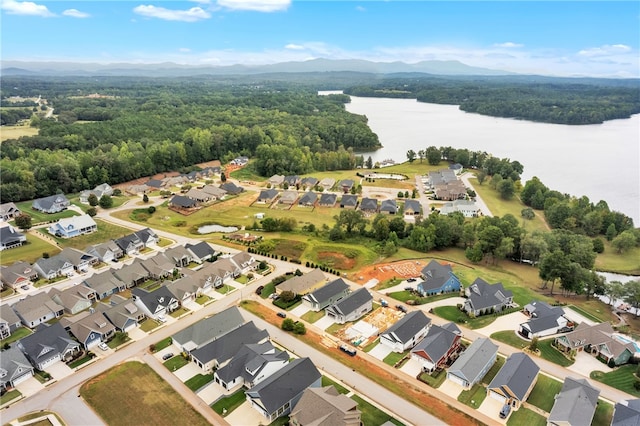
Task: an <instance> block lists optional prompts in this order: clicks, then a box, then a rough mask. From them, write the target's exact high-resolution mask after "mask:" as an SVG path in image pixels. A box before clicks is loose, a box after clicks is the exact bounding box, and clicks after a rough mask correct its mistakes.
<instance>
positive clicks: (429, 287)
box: [416, 259, 460, 296]
mask: <svg viewBox="0 0 640 426" xmlns="http://www.w3.org/2000/svg"><path fill="white" fill-rule="evenodd" d="M421 276H422V279H423V281H422V282H420V283H418V285H417V287H416V288H417V291H418V292H419V293H420V294H421V295H422V296H431V295H434V294H440V293H450V292H453V291H460V279H459V278H458V277H457V276H456V275H455V274H454V273H453V269H452V268H451V265H450V264H446V265H443V264H441V263H440V262H438V261H436V260H433V259H432V260H431V261H430V262H429V264H428V265H427V266H425V267H424V268H422V271H421Z"/></svg>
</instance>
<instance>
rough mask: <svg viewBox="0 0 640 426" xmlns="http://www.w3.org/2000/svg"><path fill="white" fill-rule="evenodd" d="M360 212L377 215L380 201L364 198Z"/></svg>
mask: <svg viewBox="0 0 640 426" xmlns="http://www.w3.org/2000/svg"><path fill="white" fill-rule="evenodd" d="M343 198H344V197H343ZM360 210H362V211H363V212H365V213H376V212H377V211H378V200H376V199H375V198H367V197H363V198H362V201H360Z"/></svg>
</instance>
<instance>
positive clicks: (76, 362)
mask: <svg viewBox="0 0 640 426" xmlns="http://www.w3.org/2000/svg"><path fill="white" fill-rule="evenodd" d="M93 358H95V356H91V355H85V356H83V357H82V358H78V359H76V360H74V361H72V362H70V363H69V364H68V365H69V368H76V367H79V366H81V365H82V364H85V363H87V362H89V361H91V360H92V359H93Z"/></svg>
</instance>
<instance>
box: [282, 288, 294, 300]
mask: <svg viewBox="0 0 640 426" xmlns="http://www.w3.org/2000/svg"><path fill="white" fill-rule="evenodd" d="M295 298H296V294H295V293H294V292H292V291H289V290H286V291H283V292H282V293H280V299H281V300H282V301H283V302H291V301H292V300H293V299H295Z"/></svg>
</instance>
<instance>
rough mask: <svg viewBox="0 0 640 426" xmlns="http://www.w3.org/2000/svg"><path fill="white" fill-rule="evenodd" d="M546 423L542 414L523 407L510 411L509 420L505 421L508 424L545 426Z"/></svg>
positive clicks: (512, 425)
mask: <svg viewBox="0 0 640 426" xmlns="http://www.w3.org/2000/svg"><path fill="white" fill-rule="evenodd" d="M546 424H547V419H545V418H544V416H541V415H540V414H538V413H536V412H534V411H532V410H529V409H528V408H524V407H520V408H519V409H518V410H517V411H514V412H512V413H511V416H509V421H507V425H508V426H521V425H527V426H545V425H546Z"/></svg>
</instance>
